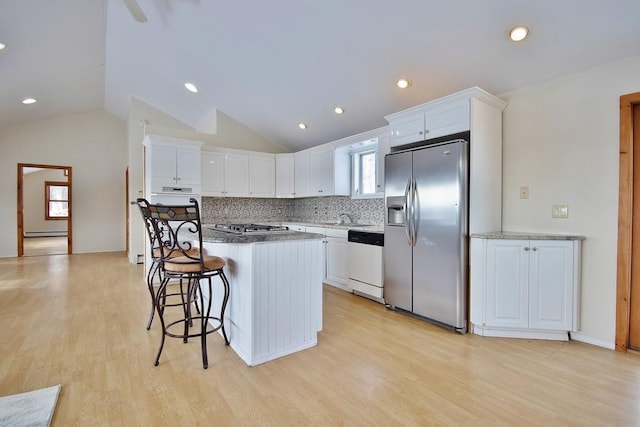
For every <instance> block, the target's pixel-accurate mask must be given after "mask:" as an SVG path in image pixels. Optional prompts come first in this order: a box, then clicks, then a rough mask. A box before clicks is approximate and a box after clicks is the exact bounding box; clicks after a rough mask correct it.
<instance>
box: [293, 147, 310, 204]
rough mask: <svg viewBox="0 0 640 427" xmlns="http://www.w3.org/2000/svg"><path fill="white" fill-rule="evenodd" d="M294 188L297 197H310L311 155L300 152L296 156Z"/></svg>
mask: <svg viewBox="0 0 640 427" xmlns="http://www.w3.org/2000/svg"><path fill="white" fill-rule="evenodd" d="M294 162H295V171H294V188H295V196H296V197H308V196H310V195H311V192H310V191H309V153H308V152H300V153H296V154H295V156H294Z"/></svg>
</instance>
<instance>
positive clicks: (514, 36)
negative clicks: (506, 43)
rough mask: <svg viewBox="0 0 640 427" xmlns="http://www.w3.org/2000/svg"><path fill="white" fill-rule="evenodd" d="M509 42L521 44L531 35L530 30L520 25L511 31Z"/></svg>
mask: <svg viewBox="0 0 640 427" xmlns="http://www.w3.org/2000/svg"><path fill="white" fill-rule="evenodd" d="M508 34H509V40H511V41H514V42H521V41H522V40H524V39H526V38H527V35H529V28H527V27H525V26H524V25H518V26H515V27H513V28H511V29H510V30H509V33H508Z"/></svg>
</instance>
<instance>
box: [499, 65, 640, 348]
mask: <svg viewBox="0 0 640 427" xmlns="http://www.w3.org/2000/svg"><path fill="white" fill-rule="evenodd" d="M634 92H640V57H637V58H631V59H628V60H625V61H622V62H618V63H614V64H609V65H606V66H601V67H598V68H594V69H591V70H587V71H585V72H581V73H577V74H572V75H569V76H565V77H562V78H558V79H555V80H552V81H549V82H546V83H543V84H539V85H535V86H531V87H526V88H523V89H519V90H516V91H513V92H509V93H505V94H502V95H500V97H501V98H502V99H504V100H506V101H508V102H509V105H508V106H507V108H506V110H505V112H504V115H503V118H504V121H503V128H504V143H503V230H506V231H529V232H557V233H565V234H567V233H568V234H579V235H584V236H585V237H586V240H585V241H584V244H583V255H582V305H581V308H582V330H581V331H580V334H581V335H584V338H586V340H591V341H593V342H594V343H597V344H606V345H607V346H610V347H613V342H614V340H615V313H616V307H615V298H616V257H617V229H618V156H619V142H620V141H619V127H620V123H619V101H620V96H621V95H624V94H628V93H634ZM522 186H528V187H529V199H528V200H521V199H520V198H519V187H522ZM554 204H566V205H569V218H568V219H552V218H551V206H552V205H554Z"/></svg>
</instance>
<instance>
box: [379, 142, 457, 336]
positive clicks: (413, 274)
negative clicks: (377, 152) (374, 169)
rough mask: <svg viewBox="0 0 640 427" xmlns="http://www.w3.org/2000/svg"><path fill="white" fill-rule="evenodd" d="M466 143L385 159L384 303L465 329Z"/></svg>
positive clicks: (420, 149) (399, 154)
mask: <svg viewBox="0 0 640 427" xmlns="http://www.w3.org/2000/svg"><path fill="white" fill-rule="evenodd" d="M468 145H469V144H468V143H467V142H466V141H464V140H461V139H458V140H454V141H449V142H444V143H440V144H436V145H429V146H423V147H418V148H415V149H410V150H404V151H398V152H394V153H390V154H387V155H386V157H385V207H386V211H385V227H384V240H385V242H384V275H385V278H384V300H385V304H387V306H388V307H389V308H393V309H401V310H404V311H407V312H410V313H413V314H415V315H418V316H421V317H424V318H426V319H427V320H430V321H433V322H436V323H439V324H441V325H443V326H447V327H450V328H453V329H455V330H456V331H458V332H461V333H465V332H466V330H467V266H468V247H467V241H468V239H467V237H468V236H467V227H468V214H467V212H468V209H467V201H468V196H467V194H468V190H467V189H468V164H469V163H468Z"/></svg>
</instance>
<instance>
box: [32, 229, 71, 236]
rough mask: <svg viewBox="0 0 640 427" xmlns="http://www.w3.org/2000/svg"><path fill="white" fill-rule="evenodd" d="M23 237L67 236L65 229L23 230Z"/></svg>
mask: <svg viewBox="0 0 640 427" xmlns="http://www.w3.org/2000/svg"><path fill="white" fill-rule="evenodd" d="M24 237H67V231H66V230H61V231H25V232H24Z"/></svg>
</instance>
